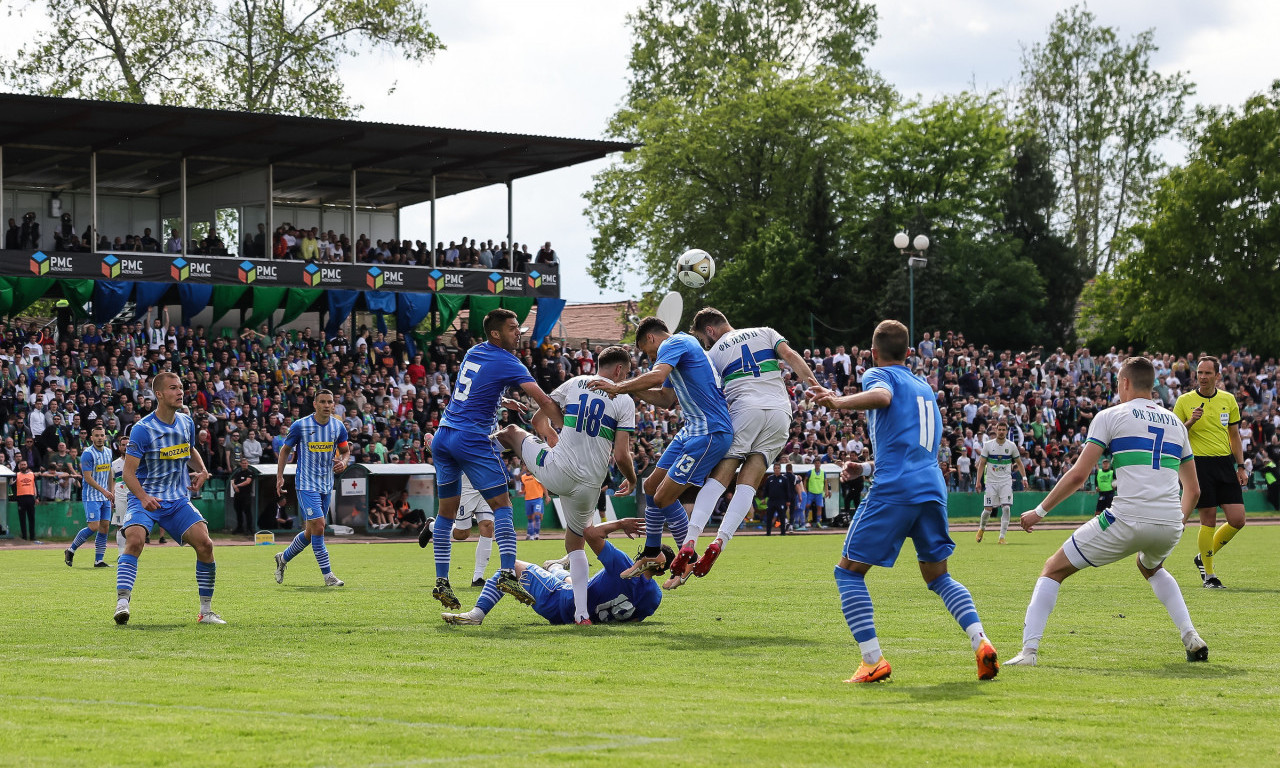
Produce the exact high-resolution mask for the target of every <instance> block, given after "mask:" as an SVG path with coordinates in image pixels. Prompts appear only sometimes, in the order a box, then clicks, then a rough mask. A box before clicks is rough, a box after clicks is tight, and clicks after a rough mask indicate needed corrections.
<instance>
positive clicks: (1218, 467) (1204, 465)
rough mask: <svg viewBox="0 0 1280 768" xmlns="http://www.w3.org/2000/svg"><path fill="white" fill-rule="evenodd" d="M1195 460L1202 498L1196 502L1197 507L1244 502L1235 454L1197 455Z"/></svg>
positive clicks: (1204, 507) (1203, 507)
mask: <svg viewBox="0 0 1280 768" xmlns="http://www.w3.org/2000/svg"><path fill="white" fill-rule="evenodd" d="M1195 462H1196V479H1198V480H1199V481H1200V500H1199V501H1197V502H1196V509H1211V508H1214V507H1221V506H1225V505H1227V504H1243V503H1244V494H1242V493H1241V491H1240V480H1239V479H1238V478H1237V477H1236V460H1235V457H1234V456H1197V457H1195Z"/></svg>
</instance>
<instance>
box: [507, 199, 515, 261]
mask: <svg viewBox="0 0 1280 768" xmlns="http://www.w3.org/2000/svg"><path fill="white" fill-rule="evenodd" d="M512 200H513V198H512V195H511V179H507V244H508V245H510V246H511V268H512V269H515V266H516V236H515V230H514V227H512V226H511V221H512V217H511V210H512V207H513V206H512Z"/></svg>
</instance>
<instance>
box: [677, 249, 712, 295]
mask: <svg viewBox="0 0 1280 768" xmlns="http://www.w3.org/2000/svg"><path fill="white" fill-rule="evenodd" d="M715 274H716V262H715V260H714V259H712V258H711V254H709V253H707V252H706V251H704V250H702V249H701V248H693V249H690V250H688V251H685V252H684V253H682V254H680V258H678V259H676V279H677V280H679V281H680V282H682V283H684V284H685V285H687V286H689V287H690V288H701V287H702V286H704V285H706V284H707V282H708V281H709V280H711V278H712V277H714V276H715Z"/></svg>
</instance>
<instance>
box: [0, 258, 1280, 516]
mask: <svg viewBox="0 0 1280 768" xmlns="http://www.w3.org/2000/svg"><path fill="white" fill-rule="evenodd" d="M486 245H487V243H486ZM468 248H470V245H468ZM459 258H461V257H459ZM467 258H470V256H468V257H467ZM446 341H448V342H449V343H446ZM474 341H475V340H474V339H472V338H471V336H470V334H469V333H468V332H467V330H466V327H465V324H464V326H463V328H462V329H460V330H459V331H457V332H456V334H455V335H454V336H453V337H452V338H449V339H447V338H446V337H441V338H437V339H436V340H435V342H434V343H433V344H432V345H431V346H430V347H428V348H427V349H425V350H422V351H421V352H419V353H417V354H414V355H413V356H412V357H411V356H410V355H409V350H408V349H407V348H406V346H405V344H404V342H403V341H402V340H401V339H399V338H397V337H396V335H395V334H394V333H392V334H382V333H378V332H376V331H374V330H370V329H368V328H361V329H360V330H359V332H358V333H357V334H356V335H355V336H354V337H351V336H348V334H347V332H346V330H345V329H343V330H339V331H338V333H337V335H335V336H334V337H332V338H327V339H326V338H322V337H321V335H320V334H318V333H316V332H314V331H313V330H312V329H310V328H307V329H304V330H302V331H289V332H285V331H277V332H275V333H268V332H267V329H266V326H263V327H261V328H259V329H256V330H255V329H244V330H243V331H242V332H240V333H239V334H229V333H221V334H211V333H210V332H208V330H207V329H205V328H190V327H185V326H177V325H174V324H172V323H170V322H169V318H168V315H167V313H166V314H163V315H161V316H160V317H157V318H155V319H153V320H152V321H151V322H150V323H149V324H147V323H142V322H132V323H122V324H121V323H117V324H111V325H108V326H104V327H98V326H94V325H85V326H81V327H66V328H63V329H61V330H60V332H59V331H54V330H53V329H50V328H41V327H40V326H39V325H38V324H36V323H30V324H27V325H25V326H21V325H2V324H0V464H3V465H5V466H7V467H9V468H10V469H14V470H17V469H18V468H19V466H20V465H22V464H24V463H25V465H26V466H27V467H29V468H30V469H31V470H32V471H34V472H36V473H37V477H38V479H39V482H38V495H39V497H40V498H41V499H42V500H76V499H79V497H80V492H81V487H80V486H81V480H80V471H79V466H80V463H79V455H80V452H81V451H83V450H84V449H85V447H86V446H87V445H88V444H89V430H90V428H91V427H92V425H94V424H96V423H102V424H103V425H104V426H105V428H106V432H107V438H108V441H109V442H108V444H109V445H111V446H115V445H116V442H117V441H116V438H117V436H118V435H120V434H121V433H122V432H124V431H125V430H127V429H128V428H129V427H130V426H131V425H132V424H133V423H135V422H136V421H137V420H138V419H140V418H142V416H144V415H146V414H147V413H150V412H151V411H152V410H153V409H154V407H155V402H156V399H155V393H154V391H153V390H152V387H151V382H152V381H154V378H155V376H156V374H158V373H159V372H161V371H170V370H171V371H174V372H176V373H177V374H178V375H179V376H180V377H181V378H182V380H183V382H184V383H185V386H186V403H187V405H188V406H189V408H190V410H191V413H192V416H193V418H194V420H195V422H196V428H197V443H196V446H195V448H196V450H197V451H199V452H200V454H201V456H202V458H203V459H204V461H205V464H206V466H208V467H209V468H210V469H211V471H212V472H213V474H214V476H215V477H221V478H229V477H230V476H231V475H232V474H233V473H234V472H235V471H236V470H237V469H238V468H240V466H241V459H242V458H243V459H247V463H248V464H251V465H252V464H259V463H274V462H275V461H276V457H277V455H278V451H279V450H280V447H281V445H282V443H283V441H284V438H285V435H286V434H287V432H288V428H289V425H290V424H291V423H292V422H293V421H294V420H296V419H298V418H301V417H302V416H305V415H307V414H308V413H310V412H311V409H312V405H311V403H312V400H313V395H314V392H315V391H316V390H317V389H319V388H327V389H330V390H331V391H333V392H334V394H335V399H336V401H337V411H336V415H337V418H339V419H341V420H342V421H343V422H344V424H345V425H346V427H347V429H348V431H349V432H350V434H351V435H352V461H353V462H365V463H395V462H407V463H418V462H430V461H431V440H432V436H433V434H434V433H435V430H436V427H437V426H438V425H439V422H440V416H441V414H442V413H443V410H444V407H445V406H446V405H447V403H448V400H449V396H450V392H451V391H452V388H453V383H454V381H455V379H456V377H457V372H458V366H459V362H460V360H461V358H462V356H463V354H464V353H465V351H466V349H467V348H469V347H470V346H471V345H472V344H473V343H474ZM603 347H604V344H600V345H597V346H594V347H592V346H591V345H588V344H587V343H586V342H582V343H581V344H579V345H578V346H577V347H576V348H571V347H570V346H568V345H564V346H562V345H561V344H558V343H556V342H554V341H552V340H550V339H548V340H547V341H545V342H544V343H542V344H541V345H540V346H536V347H534V346H530V345H528V344H527V343H526V344H525V346H524V347H523V348H522V349H520V350H519V352H518V354H519V356H520V357H521V359H522V360H523V362H524V364H525V365H526V366H527V367H528V368H529V370H530V372H531V373H532V375H533V376H534V378H535V379H536V380H537V382H538V384H539V386H541V387H542V388H543V389H544V390H546V391H550V390H552V389H554V388H555V387H556V386H558V385H559V384H561V383H562V382H563V381H565V380H566V379H568V378H570V377H572V376H574V375H578V374H590V373H594V372H595V361H596V359H597V357H598V355H599V353H600V352H601V351H602V349H603ZM1130 353H1132V351H1131V350H1130V351H1125V352H1120V351H1118V350H1116V349H1114V348H1113V349H1110V350H1108V351H1106V352H1105V353H1101V354H1094V353H1093V352H1091V351H1090V350H1089V349H1084V348H1082V349H1077V350H1074V351H1070V352H1068V351H1065V350H1063V349H1061V348H1059V349H1054V350H1052V351H1049V350H1045V349H1038V348H1037V349H1031V350H1026V351H1022V352H1015V351H1011V350H995V349H991V348H989V347H987V346H980V345H977V344H975V343H973V342H969V341H967V340H966V339H965V337H964V336H963V335H962V334H957V333H951V332H948V333H946V334H945V335H944V334H940V333H936V334H935V333H926V334H924V339H923V340H922V341H921V342H920V343H919V345H918V346H917V347H916V349H915V350H913V353H912V355H911V357H910V359H909V360H908V365H909V366H910V367H912V368H913V369H914V370H915V371H917V372H918V373H919V374H920V375H921V376H923V377H924V378H925V379H927V381H928V382H929V384H930V385H931V386H932V387H933V388H934V390H935V391H936V392H937V398H938V405H939V407H940V409H941V411H942V414H943V421H944V434H943V438H942V439H943V446H944V450H943V451H942V454H941V457H940V458H941V464H942V470H943V472H944V474H945V476H946V478H947V482H948V485H949V486H950V488H951V489H952V490H956V491H968V490H972V488H973V485H974V477H973V470H974V468H975V467H976V465H977V459H978V455H979V452H980V451H981V447H982V444H983V441H984V440H986V439H987V438H988V437H989V436H993V434H994V427H995V424H996V423H998V422H1000V421H1005V422H1006V423H1008V424H1009V426H1010V437H1011V438H1012V439H1013V440H1014V441H1015V442H1016V443H1017V444H1018V445H1019V446H1020V448H1021V449H1022V458H1023V461H1024V462H1025V466H1026V469H1027V475H1028V477H1029V478H1030V482H1031V483H1032V485H1033V486H1034V489H1041V490H1043V489H1047V488H1048V487H1050V486H1051V485H1052V484H1053V483H1054V482H1056V481H1057V479H1058V478H1059V477H1060V476H1061V475H1062V473H1063V472H1064V471H1065V470H1066V469H1067V468H1069V467H1070V466H1071V465H1072V463H1073V462H1074V461H1075V460H1076V459H1077V458H1078V456H1079V454H1080V452H1081V450H1082V449H1083V442H1084V439H1085V437H1086V435H1087V433H1088V429H1089V424H1090V422H1091V421H1092V419H1093V418H1094V416H1095V415H1096V414H1097V413H1098V411H1099V410H1101V409H1102V408H1105V407H1107V406H1108V405H1109V404H1110V403H1112V402H1113V401H1114V397H1115V391H1116V390H1115V388H1116V374H1117V371H1118V370H1119V367H1120V364H1121V363H1122V362H1123V359H1124V358H1125V356H1126V355H1127V354H1130ZM803 355H804V357H805V359H806V360H807V361H809V363H810V366H811V367H812V369H813V371H814V373H815V375H816V377H817V378H818V380H819V382H820V383H822V384H824V385H825V386H828V387H831V388H834V389H837V390H840V391H843V392H846V393H852V392H856V391H858V390H859V387H860V385H861V382H862V380H863V377H864V375H865V374H866V372H867V370H868V369H869V368H870V367H871V365H872V361H871V353H870V350H867V349H860V348H859V347H856V346H853V347H849V348H847V349H846V347H843V346H841V347H836V348H835V351H834V352H833V351H832V350H831V349H822V350H805V351H804V352H803ZM1152 357H1153V361H1154V363H1155V366H1156V369H1157V372H1158V384H1157V391H1156V395H1157V396H1158V397H1159V398H1160V399H1161V400H1162V401H1163V402H1164V403H1165V404H1166V405H1168V406H1172V404H1173V401H1174V400H1175V399H1176V398H1177V396H1178V395H1179V394H1181V393H1182V392H1186V391H1188V390H1189V389H1190V388H1193V387H1194V386H1195V383H1194V381H1193V371H1194V370H1195V360H1196V357H1197V355H1195V354H1193V353H1186V354H1182V355H1172V354H1154V355H1153V356H1152ZM1219 360H1220V362H1221V366H1222V382H1221V385H1220V386H1221V388H1222V389H1225V390H1227V391H1228V392H1230V393H1232V394H1233V395H1235V397H1236V398H1237V400H1238V401H1239V404H1240V411H1241V414H1242V419H1243V420H1242V423H1241V426H1240V433H1241V438H1242V441H1243V443H1244V448H1245V455H1246V458H1247V460H1248V463H1249V465H1250V467H1249V468H1250V470H1251V472H1252V470H1253V469H1258V470H1259V476H1262V475H1263V470H1264V469H1265V467H1266V466H1267V465H1268V463H1269V462H1273V461H1275V460H1276V458H1277V457H1280V435H1277V427H1280V413H1278V412H1277V406H1280V400H1277V398H1276V375H1277V366H1276V360H1275V358H1266V359H1264V358H1262V357H1261V356H1258V355H1254V354H1252V353H1250V352H1249V351H1248V350H1246V349H1239V350H1233V351H1231V352H1228V353H1225V354H1222V355H1221V356H1220V357H1219ZM640 362H641V361H639V360H637V364H639V363H640ZM785 379H786V384H787V388H788V392H789V393H790V397H791V402H792V406H793V409H794V414H793V422H792V426H791V434H790V439H789V440H788V442H787V444H786V446H785V448H784V449H783V452H782V456H781V457H780V461H781V462H782V463H783V464H786V463H792V464H812V463H825V462H834V463H839V462H842V461H846V460H863V461H865V460H869V459H872V458H874V457H873V456H872V455H871V442H870V440H869V439H868V435H867V423H866V420H865V416H864V415H863V414H860V413H856V412H847V411H841V412H834V413H833V412H828V411H827V410H826V409H825V408H822V407H819V406H816V405H815V404H813V403H812V402H811V401H809V400H807V399H806V398H805V386H804V384H803V383H801V382H799V381H797V380H796V379H795V377H794V376H793V375H792V374H791V373H790V371H786V373H785ZM520 418H522V417H521V416H520V414H518V413H514V412H507V411H502V412H500V423H501V424H504V425H505V424H508V423H513V422H514V421H516V420H519V419H520ZM636 418H637V425H636V427H637V428H636V432H635V440H634V446H633V452H634V459H635V464H636V469H637V473H638V474H639V475H641V476H645V475H647V474H648V473H650V472H652V470H653V468H654V466H655V465H656V463H657V460H658V458H659V457H660V456H661V454H662V450H663V448H665V447H666V445H667V444H668V443H669V441H670V440H671V439H672V437H673V436H674V434H675V432H676V431H677V430H678V429H679V426H680V419H679V413H678V411H668V410H664V409H660V408H656V407H654V406H652V405H649V404H645V403H637V416H636ZM510 469H511V474H512V477H513V482H514V478H515V477H516V476H517V475H518V473H519V468H518V467H517V466H516V465H515V463H514V460H513V463H512V464H511V466H510ZM618 480H620V478H618V477H615V478H613V480H612V482H613V483H615V484H616V483H617V482H618ZM844 490H845V492H844V494H843V495H845V496H846V505H847V504H848V503H849V501H848V497H850V496H854V497H855V498H856V492H857V491H858V489H857V488H854V487H850V488H847V489H844ZM392 509H393V511H394V507H392ZM847 511H848V510H846V512H847ZM382 512H383V513H384V518H385V519H381V520H380V521H379V525H388V524H393V523H394V524H395V525H396V526H397V527H400V524H399V523H398V522H396V520H395V519H394V518H392V517H391V516H390V512H388V510H382ZM832 513H833V510H828V517H830V516H831V514H832Z"/></svg>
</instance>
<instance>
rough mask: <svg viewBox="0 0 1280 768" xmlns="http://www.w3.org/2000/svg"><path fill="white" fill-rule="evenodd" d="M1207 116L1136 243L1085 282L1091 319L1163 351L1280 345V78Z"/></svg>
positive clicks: (1135, 233) (1101, 332) (1105, 334)
mask: <svg viewBox="0 0 1280 768" xmlns="http://www.w3.org/2000/svg"><path fill="white" fill-rule="evenodd" d="M1200 119H1201V120H1202V121H1203V123H1204V125H1203V127H1202V128H1201V129H1200V130H1199V131H1198V133H1197V135H1196V137H1195V146H1194V147H1193V149H1192V151H1191V155H1190V157H1189V158H1188V161H1187V163H1186V164H1185V165H1184V166H1183V167H1181V168H1175V169H1173V170H1172V171H1170V172H1169V173H1168V175H1167V176H1165V177H1164V178H1163V179H1161V180H1160V182H1159V184H1158V185H1157V187H1156V190H1155V193H1154V195H1153V198H1152V201H1151V205H1150V208H1149V210H1148V216H1147V220H1146V221H1145V222H1144V223H1141V224H1138V225H1136V226H1135V227H1133V229H1132V232H1131V234H1132V237H1133V238H1134V241H1135V243H1136V244H1137V248H1136V250H1135V251H1134V253H1133V254H1131V255H1130V256H1128V257H1126V258H1124V259H1122V260H1121V261H1120V262H1119V263H1118V264H1117V265H1116V268H1115V274H1114V276H1113V277H1111V278H1109V279H1107V280H1099V281H1098V283H1096V284H1095V285H1094V286H1092V287H1091V288H1090V290H1089V291H1086V298H1087V299H1088V300H1089V303H1090V307H1091V308H1090V310H1089V313H1088V315H1087V316H1086V317H1085V318H1084V321H1085V325H1086V326H1088V327H1091V328H1093V329H1094V330H1095V335H1096V336H1098V337H1099V338H1107V339H1113V338H1115V337H1117V336H1118V337H1121V338H1122V339H1126V340H1128V341H1133V342H1139V343H1142V344H1145V345H1147V346H1149V347H1150V348H1153V349H1160V350H1178V351H1185V350H1208V351H1210V352H1213V353H1219V352H1222V351H1225V350H1228V349H1232V348H1235V347H1238V346H1242V345H1243V346H1247V347H1249V348H1250V349H1252V350H1254V351H1255V352H1262V353H1264V354H1277V353H1280V315H1277V313H1276V312H1274V311H1273V309H1272V307H1273V306H1274V304H1275V297H1276V296H1278V295H1280V152H1278V151H1277V147H1276V137H1277V136H1280V81H1277V82H1275V83H1273V84H1272V86H1271V88H1270V90H1269V91H1267V92H1266V93H1263V94H1260V95H1257V96H1254V97H1253V98H1251V99H1249V100H1248V101H1247V102H1245V104H1244V108H1243V109H1242V110H1240V111H1239V112H1236V111H1233V110H1228V111H1214V110H1204V111H1202V112H1201V114H1200Z"/></svg>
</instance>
